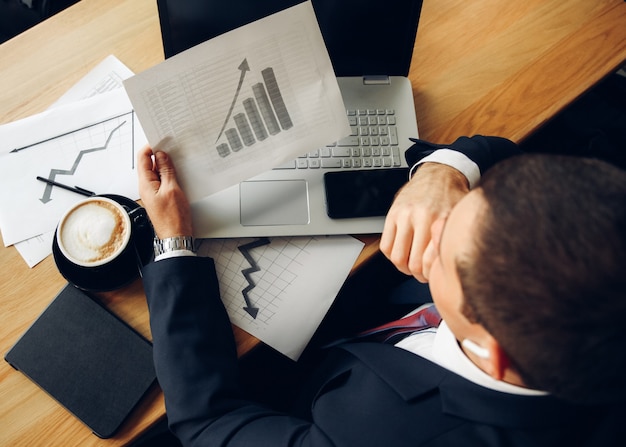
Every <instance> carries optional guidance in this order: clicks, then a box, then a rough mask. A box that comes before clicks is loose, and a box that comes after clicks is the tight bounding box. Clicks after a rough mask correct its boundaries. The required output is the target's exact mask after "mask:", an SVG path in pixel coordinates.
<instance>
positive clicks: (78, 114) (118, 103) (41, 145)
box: [0, 89, 146, 246]
mask: <svg viewBox="0 0 626 447" xmlns="http://www.w3.org/2000/svg"><path fill="white" fill-rule="evenodd" d="M145 142H146V140H145V136H144V134H143V131H142V130H141V127H140V126H139V122H138V121H137V118H136V116H135V113H134V111H133V109H132V106H131V105H130V101H129V100H128V97H127V96H126V93H125V92H124V90H123V89H118V90H116V91H113V92H109V93H103V94H101V95H97V96H95V97H93V98H90V99H85V100H83V101H80V102H77V103H72V104H68V105H66V106H60V107H56V108H54V109H50V110H48V111H46V112H43V113H41V114H38V115H33V116H31V117H28V118H25V119H23V120H20V121H15V122H13V123H9V124H6V125H3V126H0V229H1V230H2V239H3V241H4V244H5V245H7V246H8V245H11V244H14V243H17V242H20V241H23V240H25V239H28V238H32V237H35V236H39V235H41V234H43V233H46V232H49V231H53V230H54V228H55V227H56V224H57V223H58V221H59V218H60V217H61V215H62V214H63V212H64V211H65V210H67V209H68V208H69V206H70V205H71V204H73V203H75V202H76V201H78V200H81V199H83V198H84V197H83V196H80V195H78V194H76V193H73V192H70V191H66V190H63V189H60V188H58V187H56V186H54V187H51V186H49V185H47V184H45V183H43V182H40V181H38V180H37V179H36V177H37V176H40V177H44V178H47V179H49V180H53V181H56V182H59V183H62V184H65V185H68V186H80V187H82V188H85V189H88V190H90V191H93V192H96V193H101V194H102V193H107V194H120V195H124V196H127V197H130V198H132V199H137V198H138V192H137V176H136V172H135V154H136V151H137V150H138V149H139V148H140V147H141V145H143V144H145Z"/></svg>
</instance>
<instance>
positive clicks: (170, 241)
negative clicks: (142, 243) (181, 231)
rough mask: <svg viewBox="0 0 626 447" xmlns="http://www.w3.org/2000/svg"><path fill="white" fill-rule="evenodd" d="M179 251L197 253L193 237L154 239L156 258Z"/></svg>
mask: <svg viewBox="0 0 626 447" xmlns="http://www.w3.org/2000/svg"><path fill="white" fill-rule="evenodd" d="M177 250H189V251H191V252H194V253H195V250H194V248H193V237H191V236H174V237H168V238H165V239H159V238H157V237H155V238H154V256H155V257H157V256H159V255H162V254H164V253H169V252H170V251H177Z"/></svg>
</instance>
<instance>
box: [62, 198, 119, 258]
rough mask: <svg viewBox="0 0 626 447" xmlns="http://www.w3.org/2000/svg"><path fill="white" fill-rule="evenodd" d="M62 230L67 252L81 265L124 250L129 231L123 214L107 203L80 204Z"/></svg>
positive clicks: (64, 222)
mask: <svg viewBox="0 0 626 447" xmlns="http://www.w3.org/2000/svg"><path fill="white" fill-rule="evenodd" d="M60 230H61V244H62V245H63V249H64V250H65V252H66V253H67V255H69V256H70V257H71V258H73V259H74V260H75V261H79V262H81V263H95V262H99V261H103V260H105V259H107V258H109V257H112V256H114V255H116V254H117V253H118V252H119V251H120V250H121V249H123V248H124V245H125V244H126V241H127V239H128V235H127V233H128V231H129V230H128V226H127V222H126V220H125V216H123V215H122V214H121V211H120V210H119V209H118V208H116V207H115V206H114V205H112V204H110V203H108V202H106V201H103V200H98V201H90V202H86V203H84V204H82V205H79V206H78V207H77V208H75V209H74V210H73V211H72V212H71V213H70V214H69V215H68V216H67V217H66V218H65V220H64V221H63V225H62V228H61V229H60Z"/></svg>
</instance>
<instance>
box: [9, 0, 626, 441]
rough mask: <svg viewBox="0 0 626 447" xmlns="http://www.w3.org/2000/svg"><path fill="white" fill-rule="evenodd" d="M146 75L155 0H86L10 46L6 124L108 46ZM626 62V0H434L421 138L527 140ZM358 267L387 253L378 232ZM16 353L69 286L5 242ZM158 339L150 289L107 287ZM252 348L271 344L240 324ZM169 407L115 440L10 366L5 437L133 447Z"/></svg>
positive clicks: (428, 14) (419, 100) (155, 35)
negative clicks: (39, 318)
mask: <svg viewBox="0 0 626 447" xmlns="http://www.w3.org/2000/svg"><path fill="white" fill-rule="evenodd" d="M109 54H113V55H115V56H117V57H118V58H119V59H120V60H121V61H122V62H124V63H125V64H126V65H128V67H129V68H130V69H131V70H133V71H134V72H136V73H138V72H141V71H143V70H144V69H146V68H149V67H151V66H153V65H155V64H157V63H159V62H160V61H162V60H163V49H162V45H161V37H160V29H159V23H158V15H157V10H156V2H155V1H154V0H107V1H106V2H104V1H99V0H82V1H80V2H79V3H77V4H76V5H74V6H72V7H71V8H69V9H67V10H66V11H64V12H62V13H61V14H59V15H57V16H55V17H53V18H52V19H49V20H48V21H46V22H44V23H42V24H40V25H38V26H36V27H35V28H32V29H30V30H28V31H26V32H25V33H23V34H22V35H20V36H18V37H16V38H14V39H12V40H10V41H8V42H6V43H4V44H2V45H0V85H2V89H0V123H6V122H10V121H13V120H16V119H19V118H23V117H26V116H29V115H32V114H34V113H38V112H41V111H43V110H44V109H45V108H47V107H48V106H49V105H50V104H52V103H53V102H54V101H55V100H56V99H57V98H58V97H59V96H61V95H62V94H63V93H64V92H65V91H66V90H67V89H69V88H70V87H71V86H72V85H73V84H74V83H76V82H77V81H78V80H79V79H80V78H81V77H82V76H84V75H85V74H86V73H87V72H88V71H89V70H90V69H92V68H93V67H94V66H95V65H97V64H98V63H99V62H100V61H101V60H102V59H104V58H105V57H106V56H107V55H109ZM625 60H626V3H625V2H624V1H622V0H595V1H589V0H568V1H562V0H526V1H524V2H506V1H501V0H474V1H466V0H437V1H434V0H425V1H424V8H423V12H422V18H421V20H420V25H419V30H418V35H417V41H416V44H415V50H414V57H413V64H412V68H411V72H410V78H411V81H412V84H413V92H414V96H415V101H416V111H417V117H418V122H419V129H420V136H421V137H422V138H424V139H427V140H430V141H433V142H441V143H445V142H450V141H452V140H454V139H455V138H456V137H457V136H460V135H472V134H475V133H482V134H493V135H501V136H505V137H508V138H511V139H513V140H515V141H520V140H522V139H524V138H525V137H526V136H528V135H529V134H530V133H532V132H533V131H534V130H536V129H537V128H538V127H540V126H541V125H542V124H544V123H545V122H546V121H548V120H549V119H550V118H551V117H552V116H554V115H555V114H556V113H557V112H559V111H560V110H561V109H563V108H564V107H565V106H567V105H568V104H569V103H571V102H572V101H573V100H575V99H576V98H577V97H579V96H580V95H581V94H582V93H584V92H585V91H586V90H588V89H589V88H590V87H591V86H593V85H594V84H596V83H597V82H598V81H599V80H601V79H602V78H603V77H604V76H606V75H607V74H609V73H611V72H613V71H614V70H615V69H617V68H618V67H619V66H620V65H621V64H622V63H623V62H624V61H625ZM362 238H363V239H364V240H365V241H366V243H367V245H366V248H365V250H364V252H363V253H362V255H361V256H360V258H359V260H358V261H357V264H356V265H355V268H358V266H359V265H360V264H361V263H362V262H365V261H366V260H367V259H368V258H370V257H371V256H372V255H373V254H374V253H376V252H377V250H378V236H377V235H371V236H363V237H362ZM0 275H1V276H0V277H1V279H2V280H1V281H0V315H1V317H0V318H1V319H2V321H1V322H0V351H1V353H2V354H3V355H4V354H5V353H6V352H7V351H8V349H9V348H10V347H11V346H12V344H13V343H14V342H15V341H16V340H17V339H18V337H19V336H20V335H21V334H22V333H23V332H24V331H25V330H26V329H27V328H28V326H29V325H30V324H31V323H32V322H33V321H34V320H35V318H36V317H37V316H38V315H39V314H40V313H41V312H42V311H43V309H44V308H45V307H46V305H47V304H48V303H49V302H50V301H51V300H52V298H53V297H54V296H55V294H56V293H57V292H58V291H59V290H60V289H61V288H62V286H63V285H64V284H65V281H64V279H63V278H62V277H61V275H60V274H59V273H58V271H57V269H56V267H55V265H54V262H53V260H52V259H51V257H49V258H48V259H46V260H45V261H44V262H42V263H41V264H39V265H38V266H36V267H35V268H33V269H29V268H28V267H27V266H26V264H25V263H24V262H23V261H22V259H21V258H20V256H19V255H18V253H17V251H16V250H15V249H14V248H12V247H9V248H4V247H1V248H0ZM101 298H102V300H103V301H104V302H105V303H106V305H107V306H109V307H110V308H111V309H112V310H113V311H114V312H115V313H117V314H118V315H120V316H121V317H122V318H123V319H125V320H126V321H127V322H128V323H129V324H131V325H132V326H133V327H135V328H136V329H137V330H138V331H139V332H140V333H142V334H143V335H145V336H147V337H150V329H149V324H148V311H147V306H146V303H145V297H144V293H143V287H142V284H141V282H140V281H139V280H138V281H136V282H135V283H133V284H131V285H130V286H128V287H126V288H124V289H122V290H119V291H116V292H112V293H107V294H104V295H102V296H101ZM235 335H236V338H237V345H238V348H239V354H240V355H243V354H244V353H245V352H247V351H248V350H249V349H251V348H252V347H253V346H255V345H256V344H257V343H258V340H256V339H255V338H253V337H251V336H250V335H248V334H246V333H245V332H243V331H241V330H238V329H236V328H235ZM163 414H164V405H163V398H162V393H161V392H160V391H159V390H158V389H155V390H154V391H153V392H152V393H151V394H150V395H149V396H147V398H146V399H144V401H143V402H142V404H141V406H140V408H138V409H137V411H136V412H135V413H134V415H133V417H132V419H131V420H129V421H128V422H127V423H126V424H125V425H124V426H123V427H122V430H121V432H120V433H119V434H118V435H117V436H116V437H115V438H113V439H110V440H101V439H98V438H96V437H95V436H93V435H92V434H91V433H90V431H89V430H88V429H87V428H86V427H85V426H83V425H82V424H81V423H80V422H78V421H77V420H76V419H75V418H74V417H73V416H71V415H69V414H68V413H67V412H66V411H65V410H63V409H62V408H61V407H60V406H59V405H58V404H57V403H56V402H54V401H53V400H52V399H51V398H50V397H48V396H47V395H46V394H45V393H43V392H41V391H40V390H39V388H37V387H36V386H35V385H34V384H32V383H31V382H30V381H29V380H28V379H26V378H25V377H24V376H23V375H22V374H20V373H18V372H15V371H14V370H13V369H11V368H10V367H9V365H8V364H6V363H5V362H0V445H11V446H21V445H24V446H37V445H46V446H55V445H58V446H64V447H68V446H90V445H125V444H127V443H128V442H129V441H130V440H131V439H133V438H135V437H137V436H138V434H140V433H141V432H142V431H143V430H145V429H146V428H147V427H148V426H150V425H151V424H152V423H154V422H155V421H156V420H157V419H159V418H160V417H162V416H163Z"/></svg>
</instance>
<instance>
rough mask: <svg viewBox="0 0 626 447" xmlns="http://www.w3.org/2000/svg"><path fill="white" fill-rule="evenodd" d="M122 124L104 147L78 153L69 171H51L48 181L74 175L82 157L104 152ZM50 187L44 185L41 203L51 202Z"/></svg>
mask: <svg viewBox="0 0 626 447" xmlns="http://www.w3.org/2000/svg"><path fill="white" fill-rule="evenodd" d="M124 124H126V121H124V122H123V123H122V124H120V125H119V126H117V127H116V128H115V129H113V130H112V131H111V132H110V133H109V136H108V137H107V139H106V141H105V143H104V146H100V147H94V148H91V149H84V150H82V151H80V152H79V153H78V155H77V156H76V159H75V160H74V164H73V165H72V167H71V168H70V169H51V170H50V175H48V180H52V181H54V180H55V178H56V176H57V175H74V173H75V172H76V169H78V165H79V164H80V161H81V160H82V158H83V155H85V154H88V153H90V152H97V151H103V150H106V148H107V147H109V142H110V141H111V138H113V134H115V132H116V131H117V130H118V129H119V128H120V127H122V126H123V125H124ZM52 186H53V185H51V184H47V185H46V189H45V190H44V192H43V196H42V197H41V199H39V200H40V201H41V202H42V203H48V202H49V201H50V200H52V198H51V196H52Z"/></svg>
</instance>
